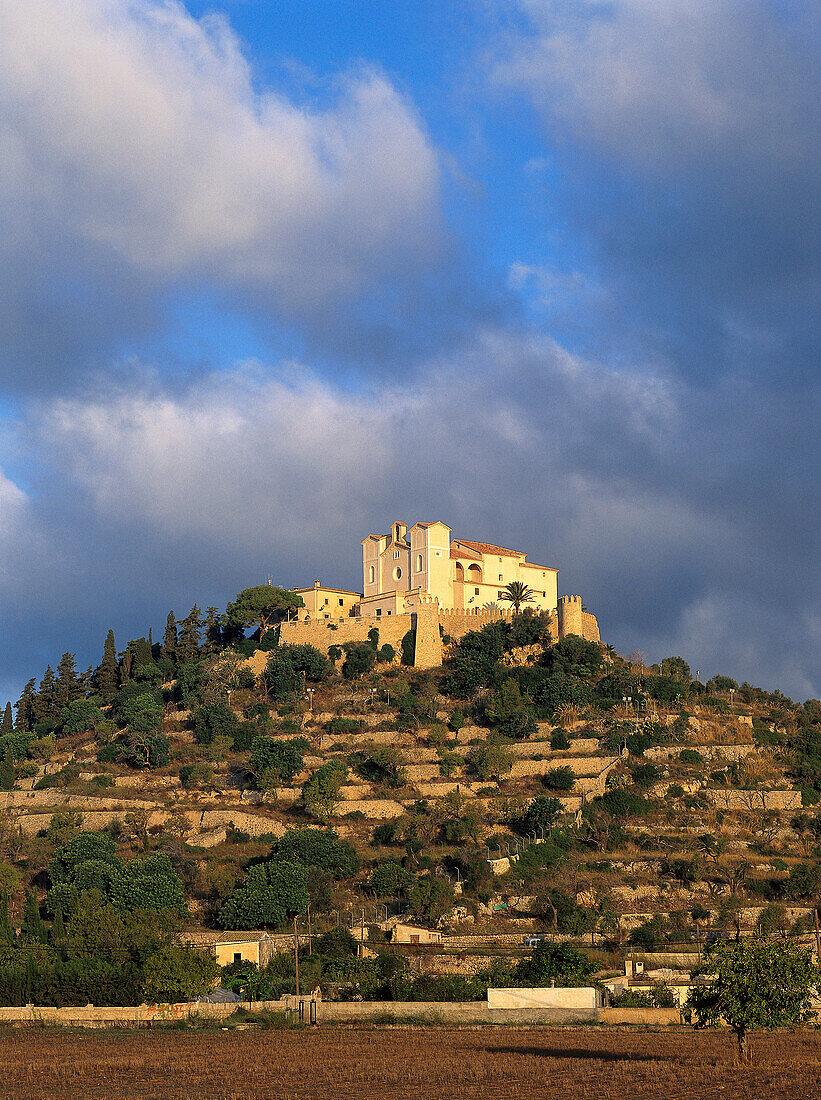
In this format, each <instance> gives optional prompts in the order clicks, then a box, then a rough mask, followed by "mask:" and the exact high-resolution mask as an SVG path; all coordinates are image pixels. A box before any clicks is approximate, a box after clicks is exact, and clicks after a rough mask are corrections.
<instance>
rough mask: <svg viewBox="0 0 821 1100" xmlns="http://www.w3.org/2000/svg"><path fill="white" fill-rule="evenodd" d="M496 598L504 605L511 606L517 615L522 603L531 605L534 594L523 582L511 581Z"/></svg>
mask: <svg viewBox="0 0 821 1100" xmlns="http://www.w3.org/2000/svg"><path fill="white" fill-rule="evenodd" d="M498 598H499V599H500V600H503V601H504V602H505V603H510V604H513V610H514V611H515V612H516V614H517V615H518V613H519V610H520V608H521V606H522V604H523V603H533V601H534V599H535V598H536V593H535V592H534V591H533V589H532V588H528V586H527V585H526V584H525V583H524V581H511V582H510V584H506V585H505V587H504V588H503V589H502V591H501V593H500V594H499V597H498Z"/></svg>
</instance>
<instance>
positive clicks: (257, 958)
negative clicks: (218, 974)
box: [214, 932, 274, 970]
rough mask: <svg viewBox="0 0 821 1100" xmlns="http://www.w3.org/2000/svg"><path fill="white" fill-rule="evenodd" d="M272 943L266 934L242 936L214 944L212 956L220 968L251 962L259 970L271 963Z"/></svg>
mask: <svg viewBox="0 0 821 1100" xmlns="http://www.w3.org/2000/svg"><path fill="white" fill-rule="evenodd" d="M273 953H274V941H273V940H272V939H271V937H270V936H269V935H268V933H267V932H263V933H262V935H261V936H243V937H238V938H237V939H224V940H219V941H218V942H217V943H215V944H214V954H215V955H216V959H217V962H218V963H219V965H220V966H228V965H229V964H230V963H234V962H251V963H253V964H254V966H257V967H259V969H260V970H262V969H263V967H266V966H267V965H268V963H269V962H270V961H271V957H272V955H273Z"/></svg>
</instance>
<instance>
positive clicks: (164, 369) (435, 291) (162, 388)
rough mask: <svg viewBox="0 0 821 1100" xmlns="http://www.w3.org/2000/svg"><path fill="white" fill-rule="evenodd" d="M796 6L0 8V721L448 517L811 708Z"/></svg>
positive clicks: (35, 0) (807, 136)
mask: <svg viewBox="0 0 821 1100" xmlns="http://www.w3.org/2000/svg"><path fill="white" fill-rule="evenodd" d="M819 45H821V16H819V14H818V9H817V7H816V6H815V5H811V4H804V3H801V2H789V0H784V2H775V0H665V2H664V3H663V4H659V3H658V0H606V2H605V0H452V2H451V3H446V4H442V3H441V0H391V2H390V3H389V2H387V0H356V2H354V0H300V3H298V4H272V3H267V2H264V0H231V2H224V3H216V4H212V3H203V2H200V0H189V2H188V3H187V4H184V3H178V2H176V0H83V2H82V3H81V4H77V3H74V4H67V3H65V0H27V2H26V3H25V4H20V3H19V2H17V0H0V209H2V218H0V291H1V292H0V706H2V705H3V703H4V701H5V699H6V698H10V699H12V700H14V699H16V698H17V697H18V696H19V693H20V690H21V688H22V686H23V684H24V683H25V681H26V680H28V679H29V678H30V677H32V676H36V677H37V678H38V679H39V677H40V676H41V675H42V673H43V671H44V669H45V666H46V664H47V663H51V665H52V666H56V664H57V663H58V661H59V659H60V656H61V654H62V653H63V652H65V651H71V652H73V653H75V654H76V656H77V662H78V665H79V666H80V667H81V668H84V667H86V666H87V665H90V664H95V665H96V664H97V663H98V662H99V660H100V657H101V654H102V646H103V640H104V638H105V634H106V632H107V630H108V629H109V627H112V628H113V629H114V631H115V636H116V639H117V642H118V645H119V646H120V647H121V648H122V647H124V646H125V644H126V642H127V641H128V640H129V638H132V637H139V636H141V635H143V634H144V633H146V632H147V630H148V628H149V627H153V629H154V634H155V637H156V636H158V634H159V633H160V632H161V630H162V628H163V626H164V623H165V618H166V615H167V613H168V611H169V610H170V609H171V610H174V611H175V613H176V614H177V616H178V617H179V618H182V617H183V616H184V615H185V614H186V613H187V611H188V610H189V608H190V607H191V606H192V605H193V604H194V603H195V602H196V603H198V604H199V606H200V607H206V606H209V605H214V606H217V607H219V608H224V607H225V605H226V603H227V602H228V601H229V600H230V599H232V598H233V596H234V595H235V594H236V592H237V591H238V590H239V589H241V588H244V587H247V586H250V585H253V584H259V583H264V582H265V581H266V580H267V579H268V578H269V577H270V578H272V579H273V581H274V583H277V584H281V585H283V586H286V587H294V586H300V585H309V584H311V583H312V582H313V580H314V579H315V578H321V579H322V580H323V582H326V583H329V584H333V585H336V586H340V587H346V588H352V589H356V588H358V587H359V585H360V583H361V551H360V547H359V543H360V541H361V540H362V539H363V538H364V537H365V536H366V535H367V534H369V533H371V532H383V531H387V530H388V529H389V527H390V525H391V523H392V522H394V521H395V520H402V521H403V522H406V523H408V525H410V524H412V523H414V522H416V521H417V520H427V521H432V520H442V521H444V522H445V523H447V524H448V525H449V526H450V527H451V528H452V529H453V531H454V532H455V535H457V536H459V537H462V538H472V539H478V540H481V541H488V542H497V543H501V544H502V545H505V546H513V547H515V548H516V549H519V550H522V551H523V552H526V553H527V554H528V557H529V560H531V561H535V562H537V563H539V564H545V565H551V566H555V567H557V568H558V569H559V590H560V592H563V593H576V594H581V595H582V596H583V598H584V600H585V602H586V604H587V605H588V606H589V607H590V609H591V610H592V611H594V612H595V613H596V614H597V616H598V619H599V623H600V627H601V631H602V636H603V639H604V640H605V641H607V642H609V643H611V644H613V645H614V646H615V647H616V648H617V649H618V650H619V651H620V652H623V653H630V652H634V651H640V652H642V653H643V654H644V655H645V656H646V658H647V660H648V661H657V660H659V659H661V658H662V657H665V656H669V655H681V656H683V657H684V658H685V659H686V660H687V661H688V662H689V663H690V665H691V667H692V669H693V671H695V670H696V669H698V670H699V672H700V676H701V679H702V680H704V679H706V678H708V677H709V676H711V675H714V674H716V673H721V674H724V675H728V676H732V677H734V678H735V679H737V680H739V681H743V680H747V681H749V682H751V683H754V684H757V685H760V686H762V687H765V688H768V689H770V690H772V689H775V688H779V689H780V690H782V691H784V692H785V693H786V694H788V695H790V696H791V697H792V698H794V699H796V700H798V701H803V700H805V699H807V698H817V697H818V696H821V656H820V655H821V582H820V579H819V578H820V577H821V571H820V570H819V561H820V560H821V518H819V476H818V471H819V468H821V443H819V434H820V433H819V408H820V407H821V402H820V401H819V397H820V396H821V383H820V382H819V343H820V342H821V341H819V317H820V316H821V310H819V282H820V281H821V280H820V279H819V274H820V273H821V260H820V259H819V257H820V256H821V249H820V248H819V225H820V223H821V208H820V206H819V195H821V155H819V154H820V153H821V150H820V149H819V144H821V137H819V135H821V117H819V116H820V115H821V87H819V84H821V76H819V73H821V66H819V65H818V58H819Z"/></svg>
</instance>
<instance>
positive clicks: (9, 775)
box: [0, 749, 17, 791]
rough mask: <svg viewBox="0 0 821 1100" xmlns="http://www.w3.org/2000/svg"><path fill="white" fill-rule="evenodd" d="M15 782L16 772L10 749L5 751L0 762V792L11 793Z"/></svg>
mask: <svg viewBox="0 0 821 1100" xmlns="http://www.w3.org/2000/svg"><path fill="white" fill-rule="evenodd" d="M16 780H17V772H16V771H15V768H14V757H13V756H12V753H11V749H6V754H5V756H4V757H3V760H2V761H1V762H0V791H13V790H14V784H15V782H16Z"/></svg>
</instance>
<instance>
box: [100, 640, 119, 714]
mask: <svg viewBox="0 0 821 1100" xmlns="http://www.w3.org/2000/svg"><path fill="white" fill-rule="evenodd" d="M116 691H117V644H116V642H115V641H114V631H113V630H109V632H108V634H107V635H106V639H105V645H104V646H103V660H102V663H101V664H100V667H99V668H98V669H97V694H98V695H99V696H100V698H101V699H102V701H103V702H104V703H110V702H111V700H112V699H113V698H114V695H115V694H116Z"/></svg>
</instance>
